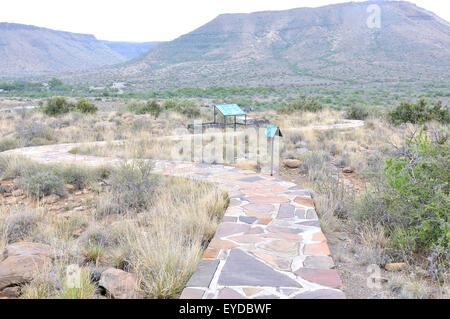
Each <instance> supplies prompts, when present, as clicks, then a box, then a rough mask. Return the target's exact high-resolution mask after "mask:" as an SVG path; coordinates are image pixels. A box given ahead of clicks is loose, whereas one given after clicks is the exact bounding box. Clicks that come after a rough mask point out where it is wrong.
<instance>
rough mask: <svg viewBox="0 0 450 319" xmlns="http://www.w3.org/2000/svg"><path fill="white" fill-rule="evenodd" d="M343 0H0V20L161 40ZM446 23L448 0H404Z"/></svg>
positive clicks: (449, 8) (112, 36) (108, 36)
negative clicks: (229, 19) (227, 19)
mask: <svg viewBox="0 0 450 319" xmlns="http://www.w3.org/2000/svg"><path fill="white" fill-rule="evenodd" d="M339 2H348V1H346V0H341V1H339V0H3V1H2V3H1V7H0V22H15V23H23V24H30V25H36V26H40V27H47V28H50V29H55V30H63V31H70V32H77V33H88V34H94V35H95V36H96V37H97V38H98V39H101V40H112V41H138V42H143V41H163V40H164V41H167V40H173V39H175V38H177V37H179V36H180V35H182V34H186V33H188V32H190V31H192V30H194V29H196V28H198V27H199V26H201V25H203V24H205V23H207V22H208V21H210V20H212V19H214V18H215V17H216V16H217V15H219V14H221V13H238V12H239V13H244V12H254V11H264V10H284V9H292V8H299V7H318V6H322V5H326V4H331V3H339ZM410 2H414V3H416V4H417V5H418V6H420V7H423V8H425V9H427V10H430V11H433V12H434V13H436V14H437V15H439V16H440V17H442V18H444V19H446V20H447V21H450V1H449V0H410Z"/></svg>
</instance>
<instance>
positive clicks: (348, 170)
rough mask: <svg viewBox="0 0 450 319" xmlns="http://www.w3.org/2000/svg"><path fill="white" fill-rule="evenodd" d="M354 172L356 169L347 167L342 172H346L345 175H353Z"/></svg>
mask: <svg viewBox="0 0 450 319" xmlns="http://www.w3.org/2000/svg"><path fill="white" fill-rule="evenodd" d="M354 171H355V169H354V168H352V167H345V168H344V169H343V170H342V172H344V173H345V174H351V173H353V172H354Z"/></svg>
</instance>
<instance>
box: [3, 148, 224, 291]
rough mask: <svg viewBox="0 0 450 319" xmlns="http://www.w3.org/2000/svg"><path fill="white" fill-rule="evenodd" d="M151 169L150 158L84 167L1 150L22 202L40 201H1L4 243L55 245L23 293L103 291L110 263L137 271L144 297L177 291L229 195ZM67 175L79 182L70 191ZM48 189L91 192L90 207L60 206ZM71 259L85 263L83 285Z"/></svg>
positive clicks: (67, 194)
mask: <svg viewBox="0 0 450 319" xmlns="http://www.w3.org/2000/svg"><path fill="white" fill-rule="evenodd" d="M151 170H152V167H151V165H150V164H148V163H145V162H134V163H129V164H124V165H123V166H120V167H99V168H85V167H76V166H65V165H57V166H54V165H53V166H47V165H43V164H37V163H35V162H32V161H30V160H28V159H26V158H22V157H4V156H2V157H0V181H1V182H2V183H3V182H4V181H10V180H13V181H15V182H14V183H13V184H12V185H13V187H14V189H17V190H21V191H23V192H24V194H25V195H24V196H25V197H24V199H23V204H22V205H26V204H25V203H26V202H27V201H25V199H26V197H31V198H35V199H36V200H39V201H40V202H39V203H36V202H34V203H35V204H27V205H28V206H23V207H16V206H2V207H1V209H0V232H1V234H2V237H0V239H1V240H0V244H1V245H0V249H2V250H3V248H4V247H5V246H6V245H7V244H10V243H15V242H19V241H31V242H35V243H44V244H49V245H50V246H51V247H52V249H54V250H55V252H57V253H56V257H55V258H54V261H53V263H52V265H51V266H50V267H47V268H46V269H45V271H42V272H41V273H40V274H39V275H38V276H36V278H35V279H34V280H32V281H31V282H29V283H27V284H25V285H22V286H21V287H20V289H19V291H20V294H21V297H22V298H33V299H36V298H75V299H86V298H99V296H100V294H101V293H102V291H101V290H99V288H98V280H99V276H100V275H99V274H100V273H101V270H104V269H106V268H108V267H114V268H117V269H121V270H124V271H127V272H131V273H133V274H135V275H136V277H137V283H138V286H137V289H138V292H139V293H140V295H141V296H143V297H146V298H174V297H177V296H178V295H179V294H180V292H181V290H182V289H183V288H184V286H185V284H186V282H187V280H188V279H189V278H190V276H191V275H192V273H193V271H194V270H195V268H196V265H197V263H198V261H199V260H200V258H201V256H202V254H203V251H204V249H205V248H206V246H207V245H208V243H209V241H210V239H211V238H212V236H213V235H214V233H215V230H216V227H217V225H218V223H219V221H220V220H221V218H222V215H223V212H224V211H225V209H226V207H227V205H228V200H227V195H226V194H225V193H223V192H221V191H219V190H217V189H216V188H215V187H214V186H213V185H211V184H208V183H204V182H196V181H192V180H186V179H183V178H177V177H162V176H157V175H154V174H152V172H151ZM36 176H37V177H36ZM67 183H70V185H72V186H74V188H75V190H70V191H67V190H66V187H64V185H65V184H67ZM78 189H80V190H82V191H80V192H79V194H78V193H74V192H77V190H78ZM76 194H78V195H76ZM80 194H86V195H80ZM48 196H57V198H60V200H61V201H70V198H71V197H74V196H77V197H80V196H88V197H89V198H90V200H91V201H92V202H93V203H92V205H91V206H90V207H92V208H91V209H89V210H87V211H79V210H76V209H72V208H70V207H67V209H65V210H64V211H63V212H62V211H56V212H55V211H54V210H53V209H52V207H51V206H48V204H45V203H46V198H47V197H48ZM29 203H33V201H31V202H29ZM55 205H58V204H55ZM69 265H78V266H79V267H81V274H82V280H81V287H80V288H77V289H74V288H71V287H68V286H67V283H66V269H67V267H68V266H69Z"/></svg>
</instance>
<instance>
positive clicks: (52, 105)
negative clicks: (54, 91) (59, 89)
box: [42, 96, 98, 116]
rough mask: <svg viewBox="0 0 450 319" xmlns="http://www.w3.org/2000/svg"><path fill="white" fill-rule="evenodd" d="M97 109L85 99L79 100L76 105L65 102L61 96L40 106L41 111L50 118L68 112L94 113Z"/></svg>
mask: <svg viewBox="0 0 450 319" xmlns="http://www.w3.org/2000/svg"><path fill="white" fill-rule="evenodd" d="M97 110H98V108H97V107H96V106H95V105H94V104H92V103H89V102H88V101H87V100H86V99H81V100H79V101H78V102H76V103H73V102H71V101H69V100H67V99H66V98H65V97H63V96H54V97H52V98H51V99H49V100H48V101H46V102H45V103H44V104H43V105H42V111H43V112H44V113H45V114H47V115H50V116H57V115H61V114H65V113H69V112H74V111H77V112H81V113H95V112H97Z"/></svg>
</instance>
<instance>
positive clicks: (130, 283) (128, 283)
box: [98, 268, 142, 299]
mask: <svg viewBox="0 0 450 319" xmlns="http://www.w3.org/2000/svg"><path fill="white" fill-rule="evenodd" d="M98 285H99V286H100V287H103V288H105V289H106V291H107V292H108V293H109V294H110V295H111V297H112V298H114V299H139V298H142V296H141V295H140V293H139V292H138V291H137V279H136V276H135V275H134V274H131V273H129V272H125V271H123V270H120V269H115V268H109V269H107V270H105V271H104V272H103V273H102V276H101V278H100V282H99V283H98Z"/></svg>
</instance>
